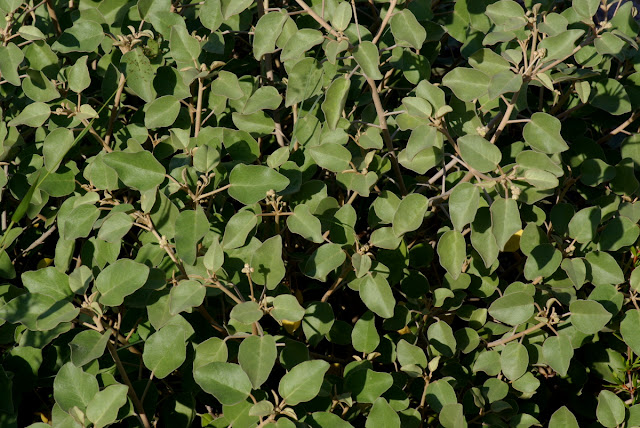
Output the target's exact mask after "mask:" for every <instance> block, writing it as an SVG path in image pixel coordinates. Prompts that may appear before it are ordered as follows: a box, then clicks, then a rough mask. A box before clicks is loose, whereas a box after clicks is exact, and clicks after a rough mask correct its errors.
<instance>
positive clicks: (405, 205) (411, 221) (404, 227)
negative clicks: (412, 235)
mask: <svg viewBox="0 0 640 428" xmlns="http://www.w3.org/2000/svg"><path fill="white" fill-rule="evenodd" d="M428 207H429V200H428V199H427V198H425V197H424V196H422V195H421V194H419V193H411V194H409V195H407V196H405V197H404V198H403V199H402V201H400V204H398V207H397V209H396V212H395V214H394V216H393V233H395V234H396V235H397V236H402V235H404V234H405V233H407V232H412V231H414V230H416V229H418V228H419V227H420V225H421V224H422V221H423V220H424V215H425V213H426V212H427V208H428Z"/></svg>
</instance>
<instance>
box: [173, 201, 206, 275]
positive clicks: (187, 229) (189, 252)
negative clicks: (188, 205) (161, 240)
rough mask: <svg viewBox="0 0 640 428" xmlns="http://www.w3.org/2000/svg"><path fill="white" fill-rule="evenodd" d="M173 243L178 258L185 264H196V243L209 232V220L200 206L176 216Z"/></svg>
mask: <svg viewBox="0 0 640 428" xmlns="http://www.w3.org/2000/svg"><path fill="white" fill-rule="evenodd" d="M175 230H176V234H175V237H174V239H175V242H176V252H177V253H178V256H179V257H180V258H181V259H182V260H183V261H184V262H185V263H187V264H190V265H193V264H195V262H196V255H197V248H196V246H197V245H198V242H199V241H200V240H201V239H202V238H203V237H204V235H205V234H206V233H207V232H208V231H209V220H208V219H207V216H206V215H205V213H204V211H203V210H202V208H201V207H200V206H197V207H196V209H195V210H185V211H182V212H181V213H180V215H178V218H177V219H176V225H175Z"/></svg>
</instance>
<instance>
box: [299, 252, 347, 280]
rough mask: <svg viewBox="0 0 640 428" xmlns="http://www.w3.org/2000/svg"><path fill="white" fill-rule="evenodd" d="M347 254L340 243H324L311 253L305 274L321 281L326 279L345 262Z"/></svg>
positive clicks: (305, 267)
mask: <svg viewBox="0 0 640 428" xmlns="http://www.w3.org/2000/svg"><path fill="white" fill-rule="evenodd" d="M346 258H347V255H346V254H345V253H344V251H342V247H341V246H340V245H338V244H324V245H321V246H320V247H319V248H318V249H317V250H316V251H314V252H313V254H311V257H309V258H308V259H307V263H305V266H304V270H303V272H304V274H305V275H307V276H308V277H310V278H314V279H317V280H319V281H322V282H324V281H326V280H327V275H328V274H329V273H331V272H333V270H334V269H337V268H339V267H340V266H342V264H343V263H344V261H345V259H346Z"/></svg>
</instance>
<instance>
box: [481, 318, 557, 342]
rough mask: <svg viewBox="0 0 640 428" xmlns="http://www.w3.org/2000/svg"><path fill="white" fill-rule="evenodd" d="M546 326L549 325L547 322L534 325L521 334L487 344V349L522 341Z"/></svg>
mask: <svg viewBox="0 0 640 428" xmlns="http://www.w3.org/2000/svg"><path fill="white" fill-rule="evenodd" d="M546 325H547V322H546V321H540V322H539V323H538V324H536V325H534V326H533V327H529V328H528V329H526V330H523V331H521V332H520V333H516V334H514V335H511V336H509V337H505V338H504V339H500V340H494V341H493V342H489V343H488V344H487V348H493V347H495V346H500V345H504V344H506V343H509V342H511V341H512V340H516V339H520V338H521V337H523V336H526V335H527V334H529V333H532V332H534V331H536V330H540V329H541V328H542V327H544V326H546Z"/></svg>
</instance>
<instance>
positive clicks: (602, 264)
mask: <svg viewBox="0 0 640 428" xmlns="http://www.w3.org/2000/svg"><path fill="white" fill-rule="evenodd" d="M585 259H586V261H587V263H588V265H589V266H590V267H591V270H590V272H589V273H590V275H589V278H588V279H589V281H590V282H592V283H594V284H595V285H600V284H611V285H618V284H620V283H622V282H624V274H623V273H622V269H621V268H620V265H618V262H616V260H615V259H614V258H613V256H611V255H610V254H608V253H605V252H601V251H593V252H590V253H588V254H587V256H586V257H585Z"/></svg>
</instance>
